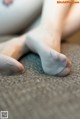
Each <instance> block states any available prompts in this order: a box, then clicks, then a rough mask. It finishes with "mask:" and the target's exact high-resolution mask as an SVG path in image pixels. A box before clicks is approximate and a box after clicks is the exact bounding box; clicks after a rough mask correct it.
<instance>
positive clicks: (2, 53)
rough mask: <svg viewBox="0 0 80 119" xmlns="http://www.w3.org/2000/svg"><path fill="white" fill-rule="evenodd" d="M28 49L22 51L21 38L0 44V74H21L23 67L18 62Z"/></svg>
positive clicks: (22, 43)
mask: <svg viewBox="0 0 80 119" xmlns="http://www.w3.org/2000/svg"><path fill="white" fill-rule="evenodd" d="M25 51H26V52H27V51H28V49H24V39H23V37H18V38H13V39H11V40H10V41H7V42H3V43H1V44H0V74H1V75H12V74H22V73H23V72H24V66H23V65H22V64H21V63H20V62H18V61H17V60H19V58H20V57H21V56H22V55H23V54H25Z"/></svg>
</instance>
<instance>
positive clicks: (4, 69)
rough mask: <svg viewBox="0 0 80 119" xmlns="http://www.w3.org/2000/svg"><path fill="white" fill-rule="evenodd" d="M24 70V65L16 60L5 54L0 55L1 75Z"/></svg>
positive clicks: (19, 72)
mask: <svg viewBox="0 0 80 119" xmlns="http://www.w3.org/2000/svg"><path fill="white" fill-rule="evenodd" d="M23 72H24V67H23V65H22V64H21V63H19V62H18V61H17V60H15V59H13V58H11V57H9V56H6V55H0V74H1V75H15V74H21V73H23Z"/></svg>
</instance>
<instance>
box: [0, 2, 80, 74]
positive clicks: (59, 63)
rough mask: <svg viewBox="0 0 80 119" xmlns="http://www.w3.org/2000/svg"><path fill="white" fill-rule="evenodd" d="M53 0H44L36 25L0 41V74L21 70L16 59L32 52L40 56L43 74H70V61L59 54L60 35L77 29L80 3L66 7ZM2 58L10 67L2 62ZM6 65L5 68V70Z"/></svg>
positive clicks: (64, 36) (21, 66) (22, 70)
mask: <svg viewBox="0 0 80 119" xmlns="http://www.w3.org/2000/svg"><path fill="white" fill-rule="evenodd" d="M5 1H6V0H5ZM56 2H57V0H45V2H44V6H43V11H42V20H41V23H40V25H39V26H38V27H37V28H34V29H33V30H31V31H29V32H28V33H25V34H23V35H22V36H20V37H17V38H13V39H11V40H10V41H8V42H5V43H2V44H0V51H1V57H0V60H1V58H2V57H3V59H4V62H3V64H0V67H1V69H0V71H2V72H1V73H3V74H7V75H10V74H15V73H23V72H24V67H23V65H22V64H21V63H19V62H18V61H17V60H18V59H19V58H20V57H21V56H22V55H24V54H26V53H27V52H29V51H32V52H35V53H37V54H38V55H39V56H40V58H41V63H42V68H43V70H44V72H45V73H46V74H49V75H56V76H66V75H68V74H70V71H71V66H72V65H71V61H70V60H69V59H68V58H67V57H66V56H65V55H63V54H61V38H66V37H68V36H70V35H71V34H73V33H74V32H76V31H77V30H79V29H80V14H79V13H80V4H78V5H77V4H74V5H72V6H71V9H70V4H67V5H66V4H64V5H59V4H56ZM66 16H67V17H66ZM55 17H56V19H54V18H55ZM63 21H64V22H63ZM75 21H76V23H75ZM64 24H65V25H64ZM73 24H74V25H73ZM63 26H64V27H63ZM36 44H37V45H36ZM9 46H11V47H9ZM6 58H7V61H8V63H9V64H12V67H11V65H5V64H7V61H6ZM7 68H8V69H9V70H8V71H7V72H6V69H7ZM4 69H5V71H4ZM15 69H16V70H15ZM4 72H5V73H4Z"/></svg>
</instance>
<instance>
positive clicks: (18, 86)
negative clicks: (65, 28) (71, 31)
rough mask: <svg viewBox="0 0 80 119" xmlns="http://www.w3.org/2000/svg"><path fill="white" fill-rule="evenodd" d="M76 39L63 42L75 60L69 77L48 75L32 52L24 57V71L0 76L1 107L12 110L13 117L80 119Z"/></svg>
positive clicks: (79, 48)
mask: <svg viewBox="0 0 80 119" xmlns="http://www.w3.org/2000/svg"><path fill="white" fill-rule="evenodd" d="M77 37H78V39H79V38H80V36H77ZM74 38H76V37H74ZM5 39H8V37H6V38H1V41H3V40H5ZM74 43H75V41H74V42H73V43H72V41H70V42H67V43H64V44H63V45H62V51H63V53H65V54H66V55H67V56H68V57H69V58H70V59H71V60H72V62H73V70H72V73H71V74H70V75H69V76H67V77H63V78H60V77H54V76H48V75H45V74H44V72H43V70H42V67H41V62H40V59H39V57H38V56H37V55H35V54H32V53H30V54H28V55H26V56H25V57H23V58H22V59H21V62H22V63H23V64H24V65H25V73H24V74H23V75H19V76H10V77H2V76H0V110H1V111H3V110H7V111H9V119H80V44H79V43H78V44H77V43H76V44H74Z"/></svg>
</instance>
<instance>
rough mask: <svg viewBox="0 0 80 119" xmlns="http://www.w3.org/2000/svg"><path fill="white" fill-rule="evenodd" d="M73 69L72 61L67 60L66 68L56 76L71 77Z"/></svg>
mask: <svg viewBox="0 0 80 119" xmlns="http://www.w3.org/2000/svg"><path fill="white" fill-rule="evenodd" d="M71 68H72V64H71V61H70V60H69V59H67V64H66V67H65V68H64V69H63V70H62V71H61V72H59V73H58V74H56V76H67V75H69V74H70V72H71Z"/></svg>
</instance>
